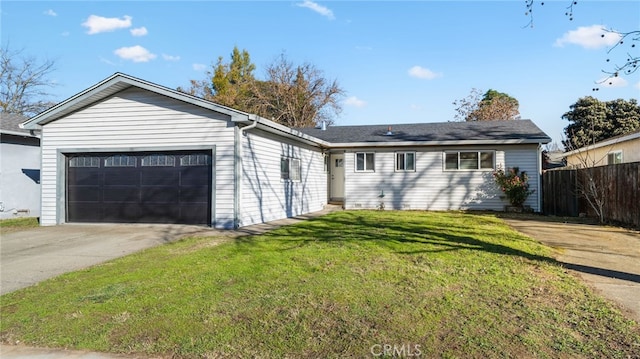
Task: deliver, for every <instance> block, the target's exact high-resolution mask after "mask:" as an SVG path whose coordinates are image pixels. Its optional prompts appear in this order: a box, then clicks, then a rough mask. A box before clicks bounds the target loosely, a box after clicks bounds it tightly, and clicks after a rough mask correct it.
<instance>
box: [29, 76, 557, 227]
mask: <svg viewBox="0 0 640 359" xmlns="http://www.w3.org/2000/svg"><path fill="white" fill-rule="evenodd" d="M23 127H25V128H28V129H34V130H35V129H39V130H41V131H42V134H41V138H42V216H41V223H42V224H43V225H54V224H59V223H66V222H146V223H153V222H161V223H187V224H206V225H211V226H214V227H216V228H234V227H241V226H246V225H250V224H254V223H262V222H267V221H271V220H275V219H280V218H286V217H292V216H296V215H300V214H304V213H309V212H313V211H317V210H320V209H322V208H323V207H324V206H325V205H326V204H327V203H328V202H329V201H336V202H340V203H343V204H344V206H345V208H378V207H379V206H380V204H381V203H382V202H384V203H385V207H386V208H399V209H400V208H404V209H494V210H502V209H503V208H504V205H505V204H506V202H505V201H504V200H502V199H501V195H502V194H501V193H500V192H499V191H498V190H497V188H496V186H495V184H494V181H493V177H492V173H493V171H494V170H495V168H496V167H497V166H503V167H513V166H518V167H520V169H521V170H525V171H527V172H528V173H529V174H530V175H531V184H532V188H534V189H535V190H536V192H535V193H534V195H532V196H531V197H530V199H529V200H528V201H527V203H526V204H527V205H529V206H531V207H532V208H533V209H534V210H536V211H539V210H540V208H541V207H540V200H539V198H540V197H539V196H538V194H539V193H540V188H539V174H540V173H541V159H540V158H541V156H540V152H541V145H542V144H544V143H548V142H550V138H549V137H548V136H546V135H545V134H544V133H543V132H542V131H540V129H538V128H537V127H536V126H535V125H534V124H533V123H532V122H531V121H525V120H522V121H496V122H485V123H440V124H415V125H393V128H392V129H389V128H388V127H387V126H340V127H329V128H327V129H325V130H323V129H302V130H297V129H291V128H288V127H285V126H282V125H279V124H276V123H274V122H272V121H269V120H267V119H264V118H261V117H259V116H256V115H252V114H248V113H245V112H242V111H237V110H234V109H231V108H228V107H224V106H220V105H217V104H215V103H212V102H209V101H206V100H203V99H200V98H196V97H193V96H190V95H188V94H185V93H181V92H178V91H174V90H171V89H168V88H166V87H161V86H158V85H156V84H153V83H150V82H147V81H144V80H140V79H137V78H134V77H131V76H128V75H124V74H120V73H116V74H114V75H113V76H111V77H109V78H107V79H105V80H103V81H102V82H100V83H98V84H96V85H94V86H93V87H91V88H89V89H87V90H85V91H83V92H81V93H79V94H77V95H75V96H73V97H71V98H69V99H68V100H65V101H64V102H62V103H60V104H59V105H57V106H55V107H53V108H51V109H49V110H47V111H45V112H43V113H41V114H39V115H37V116H35V117H34V118H32V119H30V120H29V121H27V122H26V123H25V124H24V126H23ZM389 130H390V131H389ZM387 132H391V133H390V134H388V135H387Z"/></svg>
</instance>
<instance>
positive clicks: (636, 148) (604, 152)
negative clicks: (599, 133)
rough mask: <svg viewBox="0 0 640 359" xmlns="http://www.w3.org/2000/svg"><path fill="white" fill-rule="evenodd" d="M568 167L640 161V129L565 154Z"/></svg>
mask: <svg viewBox="0 0 640 359" xmlns="http://www.w3.org/2000/svg"><path fill="white" fill-rule="evenodd" d="M564 155H565V157H566V160H567V167H570V168H585V167H597V166H605V165H612V164H618V163H629V162H639V161H640V131H636V132H632V133H629V134H626V135H621V136H616V137H612V138H609V139H606V140H604V141H600V142H597V143H594V144H592V145H589V146H585V147H581V148H578V149H576V150H573V151H568V152H566V153H565V154H564Z"/></svg>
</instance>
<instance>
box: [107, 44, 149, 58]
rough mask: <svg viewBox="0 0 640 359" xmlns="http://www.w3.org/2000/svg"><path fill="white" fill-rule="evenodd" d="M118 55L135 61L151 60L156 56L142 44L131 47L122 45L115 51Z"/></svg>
mask: <svg viewBox="0 0 640 359" xmlns="http://www.w3.org/2000/svg"><path fill="white" fill-rule="evenodd" d="M114 53H115V54H116V55H118V56H119V57H120V58H122V59H125V60H131V61H133V62H149V61H150V60H153V59H155V58H156V55H155V54H152V53H150V52H149V50H147V49H145V48H144V47H142V46H140V45H136V46H131V47H121V48H119V49H117V50H116V51H114Z"/></svg>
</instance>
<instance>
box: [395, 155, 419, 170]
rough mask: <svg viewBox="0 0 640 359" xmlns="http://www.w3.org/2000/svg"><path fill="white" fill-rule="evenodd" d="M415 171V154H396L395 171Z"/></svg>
mask: <svg viewBox="0 0 640 359" xmlns="http://www.w3.org/2000/svg"><path fill="white" fill-rule="evenodd" d="M415 170H416V153H415V152H397V153H396V171H398V172H414V171H415Z"/></svg>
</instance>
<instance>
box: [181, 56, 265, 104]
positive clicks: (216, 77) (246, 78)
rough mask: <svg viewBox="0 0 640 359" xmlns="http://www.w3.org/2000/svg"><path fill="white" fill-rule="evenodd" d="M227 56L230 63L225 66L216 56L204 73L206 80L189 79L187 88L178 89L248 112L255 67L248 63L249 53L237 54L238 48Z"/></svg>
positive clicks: (249, 59)
mask: <svg viewBox="0 0 640 359" xmlns="http://www.w3.org/2000/svg"><path fill="white" fill-rule="evenodd" d="M230 57H231V62H229V63H225V62H224V59H223V58H222V56H220V57H218V62H217V63H216V65H215V66H213V69H212V71H207V78H206V79H205V80H191V81H190V84H191V87H190V88H189V89H187V90H184V89H182V88H180V87H179V88H178V91H182V92H185V93H188V94H190V95H194V96H198V97H201V98H204V99H206V100H209V101H213V102H216V103H218V104H220V105H223V106H228V107H232V108H235V109H238V110H242V111H247V112H251V108H250V105H249V104H248V100H249V99H250V97H251V89H252V88H253V87H254V82H255V81H256V79H255V77H254V75H253V71H254V70H255V68H256V66H255V65H254V64H253V63H252V62H251V56H250V55H249V52H247V50H242V51H240V50H239V49H238V47H237V46H236V47H234V48H233V51H232V52H231V56H230Z"/></svg>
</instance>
